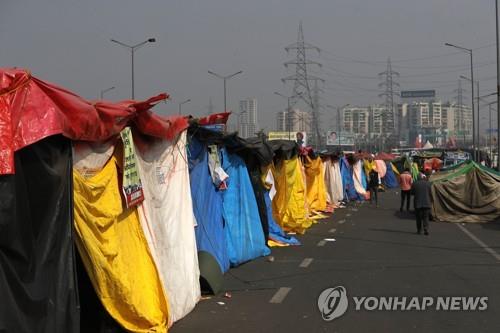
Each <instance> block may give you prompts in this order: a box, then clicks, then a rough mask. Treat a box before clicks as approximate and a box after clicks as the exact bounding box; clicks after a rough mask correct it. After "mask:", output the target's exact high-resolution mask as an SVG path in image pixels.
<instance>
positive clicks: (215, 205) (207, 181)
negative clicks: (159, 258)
mask: <svg viewBox="0 0 500 333" xmlns="http://www.w3.org/2000/svg"><path fill="white" fill-rule="evenodd" d="M189 177H190V182H191V196H192V198H193V211H194V215H195V217H196V222H197V224H198V225H197V227H196V228H195V235H196V246H197V247H198V251H206V252H208V253H210V254H211V255H213V256H214V257H215V258H216V259H217V262H218V263H219V265H220V268H221V271H222V272H227V271H228V270H229V258H228V253H227V247H226V235H225V231H224V229H225V228H224V220H223V217H222V193H221V192H219V191H218V190H217V189H216V188H215V185H214V184H213V182H212V178H211V176H210V172H209V170H208V152H207V148H206V146H205V145H204V144H202V143H200V142H199V141H198V140H196V139H193V140H192V141H191V142H190V144H189Z"/></svg>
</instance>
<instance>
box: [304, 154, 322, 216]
mask: <svg viewBox="0 0 500 333" xmlns="http://www.w3.org/2000/svg"><path fill="white" fill-rule="evenodd" d="M305 159H306V162H305V164H304V167H305V174H306V198H307V204H308V205H309V209H310V210H312V211H324V210H326V187H325V178H324V176H323V162H322V161H321V158H320V157H316V158H310V157H309V156H306V157H305Z"/></svg>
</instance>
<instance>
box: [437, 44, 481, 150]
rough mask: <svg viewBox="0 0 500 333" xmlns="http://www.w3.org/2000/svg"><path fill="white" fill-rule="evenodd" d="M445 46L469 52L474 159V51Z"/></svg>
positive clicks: (452, 45)
mask: <svg viewBox="0 0 500 333" xmlns="http://www.w3.org/2000/svg"><path fill="white" fill-rule="evenodd" d="M444 45H446V46H451V47H454V48H456V49H459V50H462V51H464V52H467V53H469V55H470V81H471V91H472V101H471V104H472V149H473V153H474V155H473V156H474V157H475V155H476V124H475V123H476V119H475V117H474V115H475V112H474V63H473V61H472V49H467V48H465V47H461V46H457V45H454V44H450V43H445V44H444Z"/></svg>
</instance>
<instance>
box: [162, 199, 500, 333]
mask: <svg viewBox="0 0 500 333" xmlns="http://www.w3.org/2000/svg"><path fill="white" fill-rule="evenodd" d="M379 200H380V206H379V208H374V207H373V206H370V204H368V203H362V204H359V203H353V204H351V206H349V207H348V208H345V209H338V210H336V211H335V213H334V214H333V215H332V217H331V218H329V219H326V220H322V221H321V222H319V223H318V224H316V225H314V226H313V227H312V228H311V229H309V230H308V231H307V233H306V234H305V235H303V236H299V239H300V241H301V242H302V245H301V246H300V247H287V248H273V249H272V257H274V261H272V260H269V258H259V259H257V260H254V261H252V262H249V263H247V264H244V265H242V266H240V267H237V268H234V269H231V270H230V271H229V272H228V273H227V274H226V275H225V289H226V290H227V291H228V292H229V293H230V294H231V296H232V297H231V298H227V297H224V293H222V294H221V295H218V296H212V297H210V298H208V299H204V300H202V301H201V302H200V303H199V304H198V305H197V307H196V308H195V310H194V311H193V312H192V313H190V314H189V315H188V316H186V317H185V318H184V319H182V320H181V321H179V322H177V323H176V324H175V325H174V326H173V328H172V330H171V332H174V333H182V332H238V333H244V332H402V331H411V332H453V333H457V332H499V330H500V224H498V223H493V224H486V225H471V224H467V225H461V224H460V225H457V224H452V223H433V222H431V225H430V235H429V236H425V235H417V234H416V233H415V231H416V227H415V222H414V216H413V215H411V214H400V213H399V212H398V208H399V196H398V192H397V191H389V192H386V193H381V194H380V197H379ZM325 239H334V240H335V241H331V240H330V241H325ZM335 286H343V287H345V289H346V291H347V296H348V301H349V306H348V308H347V311H346V312H345V313H344V314H343V315H342V316H341V317H339V318H336V319H334V320H332V321H329V322H327V321H324V320H323V319H322V317H321V313H320V311H319V309H318V305H317V304H318V296H319V295H320V294H321V292H322V291H323V290H324V289H326V288H331V287H335ZM353 296H357V297H362V296H367V297H369V296H377V297H378V296H386V297H388V296H401V297H402V296H407V297H413V296H418V297H420V298H422V297H431V296H432V297H438V296H443V297H445V296H477V297H488V301H487V302H488V309H487V310H484V311H479V310H477V311H444V310H440V311H437V310H436V309H435V308H432V307H431V308H430V309H427V310H422V311H415V310H411V311H401V310H399V311H386V310H381V311H367V310H366V309H363V308H362V309H360V310H356V309H355V304H354V302H353V300H352V297H353ZM435 301H436V302H437V300H435Z"/></svg>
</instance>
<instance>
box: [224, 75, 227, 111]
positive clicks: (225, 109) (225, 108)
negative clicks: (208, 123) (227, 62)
mask: <svg viewBox="0 0 500 333" xmlns="http://www.w3.org/2000/svg"><path fill="white" fill-rule="evenodd" d="M226 111H227V107H226V78H224V112H226Z"/></svg>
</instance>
